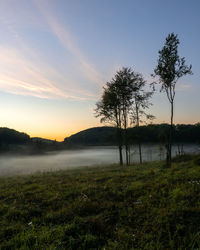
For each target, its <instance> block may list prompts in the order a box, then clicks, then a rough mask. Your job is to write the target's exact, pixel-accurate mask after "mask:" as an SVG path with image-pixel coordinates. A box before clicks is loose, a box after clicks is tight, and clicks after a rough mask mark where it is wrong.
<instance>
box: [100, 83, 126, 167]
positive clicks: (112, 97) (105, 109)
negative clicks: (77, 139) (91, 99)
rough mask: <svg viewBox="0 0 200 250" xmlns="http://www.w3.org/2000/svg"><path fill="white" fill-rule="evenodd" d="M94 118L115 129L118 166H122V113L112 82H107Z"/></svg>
mask: <svg viewBox="0 0 200 250" xmlns="http://www.w3.org/2000/svg"><path fill="white" fill-rule="evenodd" d="M95 113H96V117H101V120H100V121H101V122H109V123H111V124H113V125H114V126H115V127H116V128H117V139H118V147H119V158H120V165H123V156H122V146H123V142H122V112H121V105H120V101H119V98H118V96H117V93H116V91H115V88H114V86H113V81H111V82H107V84H106V87H104V92H103V94H102V97H101V100H100V101H99V102H97V104H96V109H95Z"/></svg>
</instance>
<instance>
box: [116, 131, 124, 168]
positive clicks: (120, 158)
mask: <svg viewBox="0 0 200 250" xmlns="http://www.w3.org/2000/svg"><path fill="white" fill-rule="evenodd" d="M117 135H118V136H117V137H118V148H119V163H120V165H121V166H122V165H123V155H122V129H121V128H117Z"/></svg>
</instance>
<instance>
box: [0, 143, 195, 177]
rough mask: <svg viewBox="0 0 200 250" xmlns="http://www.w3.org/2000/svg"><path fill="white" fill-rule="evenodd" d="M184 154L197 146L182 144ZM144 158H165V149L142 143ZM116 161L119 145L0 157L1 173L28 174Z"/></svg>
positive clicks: (135, 153)
mask: <svg viewBox="0 0 200 250" xmlns="http://www.w3.org/2000/svg"><path fill="white" fill-rule="evenodd" d="M177 150H178V147H177V146H174V147H173V155H176V154H177ZM183 150H184V152H186V153H197V152H198V151H199V147H198V145H195V144H186V145H184V146H183ZM142 152H143V158H144V161H155V160H164V159H165V155H166V152H165V149H164V147H160V146H159V145H157V144H151V145H150V144H147V145H143V149H142ZM131 162H139V154H138V149H137V146H133V147H132V148H131ZM115 163H119V156H118V148H117V147H115V146H107V147H105V146H98V147H90V148H85V149H79V150H78V149H76V150H63V151H55V152H49V153H47V154H43V155H34V156H27V155H26V156H23V155H17V156H16V155H7V156H6V155H2V156H0V176H11V175H21V174H31V173H35V172H47V171H55V170H61V169H72V168H78V167H84V166H90V167H91V166H102V165H106V164H115Z"/></svg>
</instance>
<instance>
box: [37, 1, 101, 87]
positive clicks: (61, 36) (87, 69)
mask: <svg viewBox="0 0 200 250" xmlns="http://www.w3.org/2000/svg"><path fill="white" fill-rule="evenodd" d="M34 2H35V3H36V5H37V7H38V9H39V10H40V12H41V13H42V15H43V16H44V18H45V20H46V22H47V24H48V25H49V27H50V29H51V30H52V32H53V33H54V35H55V36H56V37H57V39H58V40H59V41H60V43H61V44H62V46H63V47H64V48H65V49H66V50H67V51H70V52H71V54H72V55H73V56H74V57H75V58H76V60H77V61H78V62H79V65H80V70H81V72H82V73H83V74H84V75H85V76H86V77H87V79H88V80H90V81H91V82H93V83H94V84H97V85H99V87H102V85H103V83H104V80H103V77H102V75H101V74H100V73H99V72H98V71H97V70H96V69H95V66H94V65H93V64H92V63H90V62H89V60H88V59H87V57H86V56H85V55H84V53H83V52H82V51H81V50H80V48H79V47H78V46H77V45H76V39H75V38H74V36H73V35H72V33H71V32H70V31H69V30H68V29H67V27H66V25H65V26H63V25H62V24H61V23H60V22H59V21H58V19H57V18H56V16H55V14H54V13H53V12H52V9H51V6H50V2H49V1H48V2H47V1H45V0H44V1H39V0H34Z"/></svg>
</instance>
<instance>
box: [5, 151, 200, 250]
mask: <svg viewBox="0 0 200 250" xmlns="http://www.w3.org/2000/svg"><path fill="white" fill-rule="evenodd" d="M0 225H1V227H0V248H1V249H148V250H149V249H165V250H166V249H198V247H200V156H194V157H191V156H186V157H184V159H178V158H177V159H176V161H174V162H173V164H172V167H171V168H170V169H169V168H165V166H164V163H163V162H154V163H146V164H143V165H133V166H129V167H126V166H123V167H119V166H117V165H113V166H104V167H98V168H84V169H76V170H70V171H69V170H67V171H57V172H49V173H38V174H34V175H28V176H15V177H3V178H0Z"/></svg>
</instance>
